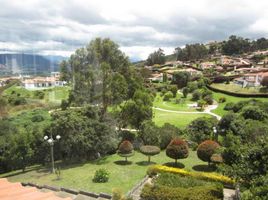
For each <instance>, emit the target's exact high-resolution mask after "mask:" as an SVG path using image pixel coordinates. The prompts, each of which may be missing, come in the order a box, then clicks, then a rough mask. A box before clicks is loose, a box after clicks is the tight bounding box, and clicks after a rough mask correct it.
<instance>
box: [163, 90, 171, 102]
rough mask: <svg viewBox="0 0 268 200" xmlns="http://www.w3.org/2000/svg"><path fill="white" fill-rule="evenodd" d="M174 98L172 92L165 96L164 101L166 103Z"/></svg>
mask: <svg viewBox="0 0 268 200" xmlns="http://www.w3.org/2000/svg"><path fill="white" fill-rule="evenodd" d="M172 97H173V94H172V92H170V91H168V92H167V93H166V94H165V95H164V98H163V100H164V101H169V100H170V99H171V98H172Z"/></svg>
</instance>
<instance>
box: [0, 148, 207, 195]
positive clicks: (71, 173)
mask: <svg viewBox="0 0 268 200" xmlns="http://www.w3.org/2000/svg"><path fill="white" fill-rule="evenodd" d="M123 160H124V159H123V158H122V157H119V156H118V155H116V154H115V155H111V156H107V157H105V158H102V159H100V160H98V161H91V162H86V163H80V164H75V165H65V166H62V168H61V177H62V178H61V179H60V180H57V179H56V175H54V174H50V173H49V172H48V169H47V168H42V167H38V166H35V167H32V168H29V169H28V171H27V172H26V173H22V172H21V171H14V172H11V173H6V174H1V175H0V177H6V176H8V179H9V181H11V182H17V181H19V182H34V183H38V184H47V185H53V186H62V187H67V188H74V189H81V190H86V191H92V192H96V193H99V192H105V193H109V194H111V192H112V189H113V188H120V189H121V190H122V191H123V192H125V193H126V192H128V191H129V190H130V189H131V188H133V187H134V186H135V185H136V184H137V183H138V182H139V181H141V179H142V178H143V177H144V176H145V175H146V170H147V168H148V165H147V162H146V161H147V157H146V156H144V155H142V154H141V153H138V152H136V153H135V155H134V156H133V157H130V158H129V159H128V160H129V161H130V162H131V164H127V165H124V161H123ZM152 162H156V163H157V164H165V163H166V164H173V160H172V159H170V158H168V157H167V156H166V155H165V152H161V153H160V154H159V155H156V156H154V157H152ZM171 162H172V163H171ZM179 166H180V167H181V168H185V169H187V170H191V171H193V170H194V169H195V170H206V169H207V163H205V162H203V161H201V160H199V159H198V158H197V156H196V152H193V151H190V154H189V157H188V158H187V159H183V160H181V161H180V163H179ZM99 168H106V169H107V170H108V171H109V172H110V179H109V181H108V182H107V183H93V182H92V178H93V176H94V173H95V171H96V170H97V169H99Z"/></svg>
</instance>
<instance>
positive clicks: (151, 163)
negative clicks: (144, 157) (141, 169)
mask: <svg viewBox="0 0 268 200" xmlns="http://www.w3.org/2000/svg"><path fill="white" fill-rule="evenodd" d="M136 164H137V165H139V166H148V165H155V164H156V162H152V161H151V162H148V161H140V162H136Z"/></svg>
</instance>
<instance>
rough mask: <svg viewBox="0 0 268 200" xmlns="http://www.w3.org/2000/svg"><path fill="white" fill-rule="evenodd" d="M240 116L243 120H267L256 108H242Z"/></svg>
mask: <svg viewBox="0 0 268 200" xmlns="http://www.w3.org/2000/svg"><path fill="white" fill-rule="evenodd" d="M241 114H242V116H243V117H244V118H245V119H253V120H259V121H262V120H264V119H266V118H267V114H266V113H265V112H264V111H263V110H261V109H260V108H259V107H258V106H247V107H244V108H243V110H242V113H241Z"/></svg>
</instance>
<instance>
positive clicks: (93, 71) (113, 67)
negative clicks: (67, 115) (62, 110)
mask: <svg viewBox="0 0 268 200" xmlns="http://www.w3.org/2000/svg"><path fill="white" fill-rule="evenodd" d="M68 64H69V65H70V67H71V72H72V80H73V90H72V93H71V95H72V98H70V99H71V100H72V101H73V102H74V103H76V104H78V105H82V104H88V103H100V104H102V106H103V113H105V112H106V109H107V107H108V106H109V105H111V104H113V103H115V102H116V103H118V102H119V101H118V96H116V95H118V93H121V92H122V91H123V93H122V94H123V96H124V95H125V90H126V88H123V87H125V86H126V84H125V81H126V80H128V79H129V81H127V85H128V86H127V88H128V89H130V88H129V87H133V86H131V84H132V82H131V81H132V80H133V73H132V72H131V70H130V67H129V61H128V58H127V56H125V54H124V53H123V52H122V51H120V50H119V46H118V45H117V44H116V43H114V42H113V41H111V40H110V39H107V38H106V39H101V38H96V39H95V40H92V41H91V42H90V43H89V44H88V45H87V46H86V47H84V48H80V49H77V50H76V52H75V53H74V54H73V55H71V57H70V59H69V61H68ZM118 73H119V74H120V75H121V76H123V77H124V78H125V81H124V80H123V78H122V77H120V78H119V76H118ZM114 76H115V77H114ZM134 79H135V80H136V78H134ZM113 81H115V82H116V83H118V82H120V83H123V84H122V85H120V87H119V88H118V87H115V88H113V89H112V87H111V86H114V85H116V83H113ZM112 83H113V84H112ZM137 84H138V83H137ZM122 88H123V89H122ZM117 89H118V90H119V91H116V92H115V90H117ZM132 91H133V88H132ZM134 92H135V91H134ZM121 98H122V96H120V99H121Z"/></svg>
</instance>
